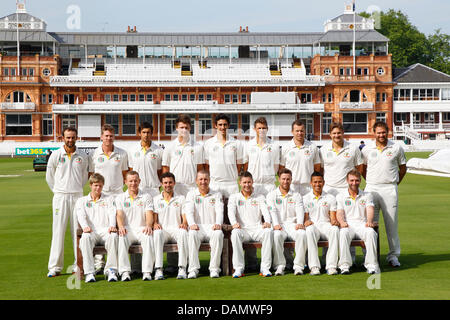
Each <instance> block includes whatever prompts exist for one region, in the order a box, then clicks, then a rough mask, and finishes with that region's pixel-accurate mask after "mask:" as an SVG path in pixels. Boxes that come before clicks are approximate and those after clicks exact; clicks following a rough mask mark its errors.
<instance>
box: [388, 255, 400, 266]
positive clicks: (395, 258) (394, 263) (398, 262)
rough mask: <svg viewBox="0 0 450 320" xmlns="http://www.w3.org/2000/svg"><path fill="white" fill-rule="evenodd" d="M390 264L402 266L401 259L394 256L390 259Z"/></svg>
mask: <svg viewBox="0 0 450 320" xmlns="http://www.w3.org/2000/svg"><path fill="white" fill-rule="evenodd" d="M388 262H389V264H390V265H391V267H393V268H398V267H400V261H398V258H397V257H392V258H390V259H389V260H388Z"/></svg>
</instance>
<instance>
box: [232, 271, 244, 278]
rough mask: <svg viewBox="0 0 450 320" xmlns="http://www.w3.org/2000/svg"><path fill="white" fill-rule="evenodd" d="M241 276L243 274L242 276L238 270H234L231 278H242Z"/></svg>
mask: <svg viewBox="0 0 450 320" xmlns="http://www.w3.org/2000/svg"><path fill="white" fill-rule="evenodd" d="M243 276H244V274H243V272H242V270H239V269H237V270H234V273H233V278H242V277H243Z"/></svg>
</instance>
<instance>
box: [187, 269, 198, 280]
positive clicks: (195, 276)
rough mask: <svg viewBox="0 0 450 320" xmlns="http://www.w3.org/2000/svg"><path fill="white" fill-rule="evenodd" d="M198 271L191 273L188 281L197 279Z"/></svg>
mask: <svg viewBox="0 0 450 320" xmlns="http://www.w3.org/2000/svg"><path fill="white" fill-rule="evenodd" d="M197 276H198V271H191V272H189V274H188V279H197Z"/></svg>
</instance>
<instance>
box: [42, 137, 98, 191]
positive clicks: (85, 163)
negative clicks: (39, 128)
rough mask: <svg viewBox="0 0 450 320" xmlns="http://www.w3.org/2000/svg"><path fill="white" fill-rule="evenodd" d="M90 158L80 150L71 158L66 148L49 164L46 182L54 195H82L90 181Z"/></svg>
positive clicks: (52, 158) (51, 158)
mask: <svg viewBox="0 0 450 320" xmlns="http://www.w3.org/2000/svg"><path fill="white" fill-rule="evenodd" d="M88 171H89V157H88V155H87V154H86V153H84V152H83V151H81V150H79V149H78V148H77V149H76V150H75V152H74V153H72V155H71V156H69V155H68V154H67V152H66V150H65V149H64V146H62V147H61V148H59V149H58V150H56V151H54V152H53V153H52V154H51V155H50V158H49V159H48V163H47V172H46V176H45V177H46V180H47V184H48V186H49V187H50V189H51V190H52V191H53V193H82V192H83V186H84V185H85V184H86V182H87V180H88V173H89V172H88Z"/></svg>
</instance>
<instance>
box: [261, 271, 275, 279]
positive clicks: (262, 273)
mask: <svg viewBox="0 0 450 320" xmlns="http://www.w3.org/2000/svg"><path fill="white" fill-rule="evenodd" d="M259 275H260V276H263V277H264V278H266V277H271V276H272V272H270V271H269V270H261V273H260V274H259Z"/></svg>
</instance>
